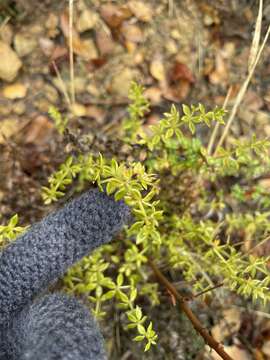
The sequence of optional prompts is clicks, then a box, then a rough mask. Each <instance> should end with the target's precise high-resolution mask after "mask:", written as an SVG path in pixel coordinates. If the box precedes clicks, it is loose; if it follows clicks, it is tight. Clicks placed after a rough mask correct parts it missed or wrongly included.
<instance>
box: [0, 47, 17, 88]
mask: <svg viewBox="0 0 270 360" xmlns="http://www.w3.org/2000/svg"><path fill="white" fill-rule="evenodd" d="M0 59H1V61H0V78H1V79H3V80H5V81H9V82H10V81H13V80H14V79H15V77H16V76H17V74H18V71H19V69H20V68H21V66H22V62H21V60H20V59H19V57H18V55H17V54H16V53H15V51H14V50H12V49H11V47H10V46H9V45H7V44H5V43H4V42H3V41H0Z"/></svg>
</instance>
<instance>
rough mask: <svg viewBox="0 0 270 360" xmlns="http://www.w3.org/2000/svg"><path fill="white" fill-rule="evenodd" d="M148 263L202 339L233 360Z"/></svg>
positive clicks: (185, 301)
mask: <svg viewBox="0 0 270 360" xmlns="http://www.w3.org/2000/svg"><path fill="white" fill-rule="evenodd" d="M148 263H149V265H150V267H151V269H152V270H153V272H154V274H155V275H156V277H157V279H158V281H159V283H160V284H162V285H164V286H165V287H166V288H167V290H168V291H169V292H170V293H171V294H172V295H173V296H174V297H175V299H176V300H177V301H178V303H179V305H180V308H181V310H182V311H183V312H184V313H185V314H186V316H187V317H188V319H189V320H190V322H191V323H192V325H193V327H194V329H195V330H196V331H197V332H198V333H199V334H200V335H201V336H202V338H203V339H204V341H205V342H206V343H207V344H208V345H209V346H210V347H211V348H212V349H213V350H215V351H216V352H217V353H218V354H219V356H221V358H222V359H224V360H233V359H232V358H231V357H230V355H228V354H227V353H226V351H225V350H224V347H223V346H222V344H220V343H219V342H218V341H216V340H215V339H214V338H213V337H212V336H211V335H210V334H209V332H208V330H207V329H205V328H204V326H203V325H202V324H201V322H200V320H199V319H198V318H197V316H196V315H195V314H194V313H193V312H192V310H191V309H190V308H189V306H188V303H187V300H185V298H183V297H182V296H181V294H180V293H179V292H178V291H177V290H176V288H175V287H174V286H173V284H172V283H171V282H170V281H169V280H168V279H167V278H166V277H165V276H164V275H163V274H162V273H161V271H160V270H159V269H158V268H157V266H156V265H155V264H154V262H153V261H152V260H150V259H148Z"/></svg>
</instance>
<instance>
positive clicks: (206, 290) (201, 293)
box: [193, 282, 224, 299]
mask: <svg viewBox="0 0 270 360" xmlns="http://www.w3.org/2000/svg"><path fill="white" fill-rule="evenodd" d="M223 285H224V283H223V282H222V283H220V284H217V285H214V286H211V287H209V288H208V289H205V290H203V291H200V292H199V293H197V294H195V295H193V299H195V298H197V297H199V296H202V295H203V294H206V293H208V292H209V291H213V290H216V289H218V288H220V287H221V286H223Z"/></svg>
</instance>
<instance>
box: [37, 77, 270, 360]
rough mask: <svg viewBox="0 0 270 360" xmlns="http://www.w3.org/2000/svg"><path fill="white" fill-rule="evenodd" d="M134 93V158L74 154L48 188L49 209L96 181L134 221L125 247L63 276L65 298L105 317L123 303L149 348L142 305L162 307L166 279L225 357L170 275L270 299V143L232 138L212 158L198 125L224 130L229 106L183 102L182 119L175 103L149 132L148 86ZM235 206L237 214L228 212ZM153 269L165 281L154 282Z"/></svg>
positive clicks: (200, 288) (128, 124)
mask: <svg viewBox="0 0 270 360" xmlns="http://www.w3.org/2000/svg"><path fill="white" fill-rule="evenodd" d="M129 96H130V100H131V104H130V106H129V107H128V114H129V117H127V118H126V119H124V121H123V127H122V131H123V138H122V140H123V142H124V143H125V145H126V146H127V147H128V148H129V150H130V151H129V154H132V156H133V158H134V160H133V161H123V160H118V159H117V154H115V155H114V156H113V157H112V159H107V158H105V157H104V156H103V155H102V154H99V155H96V154H95V153H80V154H79V155H78V156H77V157H68V159H67V160H66V161H65V162H64V163H63V164H62V165H61V166H60V168H59V170H58V171H56V172H55V173H54V174H52V175H51V176H50V178H49V185H48V187H43V189H42V196H43V199H44V202H45V203H46V204H50V203H52V202H53V201H56V200H57V199H58V198H60V197H62V196H64V193H65V190H66V188H67V186H71V185H72V184H73V186H74V188H75V189H78V190H81V189H82V188H83V187H84V186H85V185H86V184H89V183H91V184H96V185H97V186H98V187H99V188H100V190H101V191H106V192H107V193H108V194H113V195H114V197H115V199H116V200H119V199H124V201H125V202H126V203H127V204H128V205H129V206H130V208H131V209H132V212H133V215H134V223H133V225H132V226H131V227H130V228H128V229H126V231H125V234H124V235H123V239H122V241H121V242H115V243H113V244H110V245H106V246H104V247H103V248H101V249H99V250H97V251H96V252H95V253H94V254H93V255H92V256H90V257H86V258H84V259H83V260H82V261H81V262H80V263H79V264H77V265H76V266H74V267H73V268H72V269H70V270H69V271H68V273H67V274H66V276H65V277H64V279H63V281H64V285H65V288H66V291H68V292H72V293H75V294H76V293H77V294H84V295H85V296H86V297H87V298H88V300H89V301H90V302H93V303H94V310H93V311H94V313H95V315H96V316H99V317H104V316H106V311H105V307H106V304H116V306H117V307H119V308H120V309H121V311H124V312H125V314H126V322H125V324H124V327H125V328H126V329H136V330H137V335H136V336H135V338H134V340H135V341H138V342H141V341H144V342H145V350H149V349H150V347H151V345H153V344H155V343H156V341H157V334H156V333H155V331H154V329H153V325H152V322H151V321H149V320H148V318H147V317H146V316H145V315H143V309H142V306H140V303H141V301H140V300H141V299H142V298H148V299H149V300H150V302H151V303H152V305H153V306H158V303H159V292H158V288H159V282H161V283H162V284H163V285H165V287H167V289H168V290H169V292H170V294H173V295H172V296H173V297H175V298H176V300H178V301H179V303H180V305H181V307H182V309H183V310H184V312H185V313H186V314H187V316H191V317H190V320H191V322H192V324H193V326H194V328H195V329H196V330H197V331H198V332H199V333H200V334H201V335H202V336H203V337H204V339H205V340H206V341H207V342H208V343H209V344H210V345H211V346H212V347H213V348H215V349H216V350H217V351H223V350H221V349H219V345H218V344H217V343H216V342H215V341H214V340H213V339H212V338H211V336H210V335H209V334H208V333H207V332H205V330H204V329H203V327H202V326H201V324H200V323H198V322H196V321H197V320H196V318H195V322H194V323H193V321H194V318H192V316H193V315H190V309H189V308H188V303H187V302H186V300H185V296H184V295H181V292H180V291H178V290H177V289H176V288H175V287H174V286H173V285H172V283H171V282H170V280H168V277H169V274H167V271H168V270H170V276H172V277H173V278H176V279H179V278H180V279H183V280H185V281H187V282H188V283H192V284H193V292H194V294H195V293H199V294H204V293H205V292H207V291H209V289H214V288H216V287H219V286H220V283H222V286H223V288H227V289H228V291H229V290H230V291H234V292H235V293H237V294H238V295H239V296H242V297H244V298H246V299H249V298H251V299H252V300H253V302H256V303H257V302H259V301H260V302H261V303H263V304H266V303H267V302H268V301H269V300H270V294H269V284H270V272H269V269H268V267H267V263H268V262H269V259H270V258H269V257H257V256H256V253H254V254H253V253H252V249H253V248H255V247H258V246H260V244H261V243H262V242H264V241H265V238H266V237H267V236H269V230H270V229H269V225H268V219H269V212H268V211H267V209H268V204H269V200H268V198H267V195H268V194H264V198H261V194H262V193H263V189H262V187H260V186H259V185H257V184H256V181H257V179H259V178H260V177H261V176H262V175H263V174H264V173H265V172H267V171H268V170H269V165H270V164H269V156H268V152H269V145H270V142H269V141H268V140H267V139H266V140H265V139H256V137H253V138H252V139H251V140H248V141H245V142H240V141H235V142H234V144H233V146H232V147H230V148H224V147H219V148H218V149H217V151H216V154H215V155H210V154H209V153H208V152H207V150H206V145H205V144H204V142H203V140H202V139H201V138H200V134H199V133H198V135H196V133H197V129H198V125H199V126H204V125H206V126H208V127H211V126H212V124H213V123H216V122H218V123H220V124H221V125H222V124H224V116H225V115H226V112H225V111H224V110H223V109H219V108H215V109H214V110H211V111H207V110H206V109H205V107H204V106H203V105H202V104H199V105H197V106H194V105H192V106H187V105H183V107H182V114H181V113H180V111H179V110H178V109H177V108H176V106H175V105H173V106H172V107H171V109H170V111H169V112H167V113H165V114H164V117H163V118H162V119H160V121H159V122H157V124H155V125H153V126H147V125H145V121H144V120H145V115H146V113H147V112H148V109H149V104H148V102H147V100H145V99H144V96H143V88H142V87H141V86H138V85H137V84H135V83H133V84H132V86H131V90H130V94H129ZM54 112H55V111H54ZM51 113H52V112H51ZM56 114H57V112H56ZM53 117H56V118H61V116H60V117H59V114H57V116H55V115H53ZM58 122H59V121H58ZM60 123H61V121H60ZM57 126H58V125H57ZM64 126H65V127H66V126H67V123H65V125H64ZM142 155H143V156H142ZM139 159H140V160H139ZM141 159H143V160H141ZM74 179H76V182H73V180H74ZM231 179H233V183H232V181H231ZM229 180H230V181H229ZM243 182H244V184H245V185H242V183H243ZM254 183H255V185H254ZM254 189H256V190H254ZM250 193H252V196H247V195H246V194H250ZM267 201H268V202H267ZM235 208H237V212H235V211H233V210H231V211H229V212H228V213H226V211H228V209H235ZM247 229H248V230H247ZM240 234H241V235H240ZM247 235H250V236H247ZM247 241H248V242H251V243H252V245H251V247H250V248H249V251H245V250H244V248H243V247H242V248H241V247H239V242H240V243H246V242H247ZM159 264H162V268H163V269H165V270H164V272H165V273H166V274H167V276H168V277H166V276H165V275H164V274H162V273H161V272H160V270H159ZM152 272H154V273H155V275H156V276H157V280H158V281H156V282H153V278H152ZM216 291H218V290H216ZM202 296H203V295H202ZM194 297H195V295H194ZM192 319H193V320H192ZM154 325H155V324H154ZM222 354H223V356H224V358H228V357H226V355H224V353H222Z"/></svg>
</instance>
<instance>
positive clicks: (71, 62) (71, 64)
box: [69, 0, 75, 104]
mask: <svg viewBox="0 0 270 360" xmlns="http://www.w3.org/2000/svg"><path fill="white" fill-rule="evenodd" d="M69 73H70V94H71V103H72V104H74V103H75V86H74V51H73V0H69Z"/></svg>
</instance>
